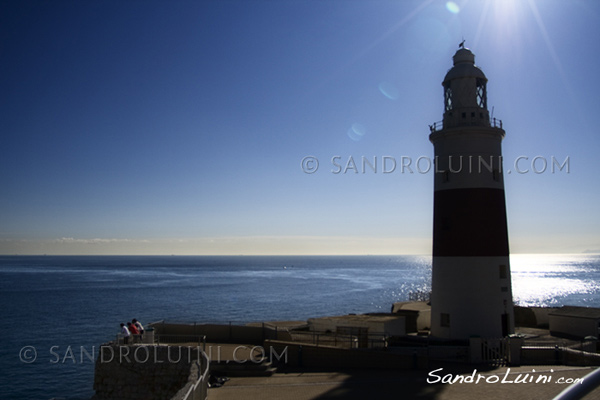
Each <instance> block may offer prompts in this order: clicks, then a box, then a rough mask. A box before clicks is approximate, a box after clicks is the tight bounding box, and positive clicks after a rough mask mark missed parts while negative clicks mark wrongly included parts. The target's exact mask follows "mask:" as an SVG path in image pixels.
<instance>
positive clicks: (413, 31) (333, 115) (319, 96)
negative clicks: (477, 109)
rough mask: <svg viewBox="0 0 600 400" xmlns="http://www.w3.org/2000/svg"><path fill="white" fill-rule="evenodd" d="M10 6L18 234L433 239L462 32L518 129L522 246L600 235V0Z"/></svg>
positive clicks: (6, 91)
mask: <svg viewBox="0 0 600 400" xmlns="http://www.w3.org/2000/svg"><path fill="white" fill-rule="evenodd" d="M0 15H1V16H0V18H1V19H2V22H1V24H0V41H1V42H0V45H1V48H0V50H1V52H0V57H1V61H0V93H1V95H0V101H1V102H2V104H1V110H2V112H1V114H0V131H1V132H2V134H1V137H0V140H1V142H0V184H1V187H2V192H1V195H0V253H1V254H428V253H430V251H431V234H432V209H433V173H432V172H431V171H430V172H429V173H421V172H419V171H417V169H416V167H415V165H414V163H415V162H416V160H417V159H418V158H419V157H425V158H423V160H426V158H431V157H433V147H432V145H431V143H430V142H429V140H428V135H429V128H428V125H429V124H431V123H433V122H435V121H439V120H441V119H442V113H443V93H442V86H441V82H442V80H443V77H444V75H445V73H446V71H447V70H448V69H449V68H451V66H452V55H453V54H454V52H455V51H456V50H457V49H458V44H459V43H460V42H461V41H462V40H463V38H464V39H465V40H466V46H467V47H469V48H470V49H471V50H472V51H473V52H474V53H475V56H476V60H475V61H476V64H477V65H479V66H480V67H481V68H482V70H483V71H484V73H485V74H486V76H487V77H488V80H489V81H488V107H489V109H490V112H491V111H492V107H493V116H494V117H496V118H500V119H502V120H503V124H504V128H505V130H506V138H505V140H504V142H503V151H504V158H505V174H506V175H505V186H506V198H507V207H508V221H509V235H510V245H511V251H512V252H516V253H536V252H542V253H548V252H550V253H553V252H576V253H577V252H582V251H586V250H588V251H600V207H599V204H600V187H599V184H598V183H599V177H598V172H597V170H598V167H597V154H598V151H600V146H599V145H600V138H599V136H600V132H599V128H598V120H597V118H598V117H597V116H598V115H599V111H600V96H598V93H599V92H600V78H599V76H598V71H600V60H599V54H600V51H599V50H600V48H599V47H600V46H599V45H598V41H597V38H598V37H600V3H598V2H596V1H593V0H582V1H576V0H575V1H569V2H565V1H558V0H544V1H542V0H529V1H517V0H515V1H510V0H502V1H500V0H499V1H476V0H470V1H455V2H447V1H341V0H322V1H292V0H284V1H258V0H257V1H218V2H217V1H204V2H186V1H175V2H167V1H143V2H142V1H129V2H117V1H86V2H81V1H56V2H47V1H34V2H32V1H3V2H1V3H0ZM307 156H313V157H316V158H317V159H318V160H319V168H318V170H317V171H316V172H314V173H311V174H309V173H306V172H304V171H303V169H302V166H301V162H302V160H303V159H304V158H305V157H307ZM336 156H337V157H339V158H336V159H334V161H335V163H336V164H339V165H341V167H342V171H341V172H340V173H335V172H336V171H338V170H339V168H338V167H336V165H335V164H334V163H333V162H332V158H333V157H336ZM537 156H539V157H540V158H538V160H537V165H536V166H535V168H536V169H537V170H538V171H539V170H541V169H542V167H543V161H544V160H545V161H546V162H547V163H548V170H546V171H544V172H542V173H535V172H534V171H533V167H532V166H531V161H532V160H533V158H534V157H537ZM350 157H352V160H354V161H355V162H356V164H357V168H356V170H354V169H352V168H350V169H348V170H346V172H345V173H344V169H346V166H347V165H348V161H349V160H350ZM363 157H364V158H366V159H368V160H370V161H371V163H373V161H374V160H377V162H378V168H377V171H376V172H375V171H373V169H371V168H369V167H368V166H367V168H366V170H365V171H364V173H363V171H362V165H361V159H362V158H363ZM402 157H404V162H407V160H411V161H412V164H411V167H412V168H411V169H412V171H413V173H410V171H409V170H408V169H405V170H404V171H401V168H400V164H401V162H402ZM519 157H527V159H524V158H521V159H520V161H519V165H518V166H519V168H520V170H521V171H524V170H529V172H527V173H517V172H516V171H515V167H514V162H515V161H516V160H517V159H518V158H519ZM384 158H387V162H388V164H387V166H388V171H389V170H390V169H391V164H389V162H392V160H393V161H396V164H397V168H396V169H395V170H394V171H393V172H384V171H383V169H382V165H381V163H382V162H383V159H384ZM553 158H554V159H556V160H557V162H559V163H561V164H562V163H564V162H565V160H567V159H568V163H569V172H568V173H567V172H566V170H565V169H563V170H562V171H558V170H557V171H555V173H552V172H551V164H552V159H553ZM313 165H314V164H313ZM422 165H423V168H422V169H423V170H424V169H425V168H426V166H425V164H422ZM350 166H351V164H350ZM508 170H511V173H510V174H509V173H508Z"/></svg>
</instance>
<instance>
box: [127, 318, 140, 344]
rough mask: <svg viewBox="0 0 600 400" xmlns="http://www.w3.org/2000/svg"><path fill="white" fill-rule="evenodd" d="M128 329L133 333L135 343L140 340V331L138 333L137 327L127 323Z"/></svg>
mask: <svg viewBox="0 0 600 400" xmlns="http://www.w3.org/2000/svg"><path fill="white" fill-rule="evenodd" d="M127 328H128V329H129V332H131V334H132V335H133V338H134V342H135V340H136V338H139V334H140V331H138V329H137V326H135V325H134V324H132V323H131V322H128V323H127Z"/></svg>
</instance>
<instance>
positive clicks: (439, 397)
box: [208, 366, 600, 400]
mask: <svg viewBox="0 0 600 400" xmlns="http://www.w3.org/2000/svg"><path fill="white" fill-rule="evenodd" d="M438 368H439V367H438ZM461 368H462V369H461V370H457V369H456V367H454V370H450V369H449V368H444V369H443V370H442V371H438V372H435V374H436V375H437V376H439V377H440V378H442V377H443V376H444V375H448V374H452V377H455V376H456V374H462V375H472V374H473V371H474V370H475V367H469V366H466V367H461ZM433 369H436V368H435V367H434V368H432V369H430V370H419V371H415V370H409V371H403V370H397V371H391V370H368V371H363V370H360V371H358V370H357V371H347V372H302V371H295V372H288V373H276V374H274V375H273V376H270V377H239V378H236V377H233V378H231V380H230V381H228V382H226V383H225V384H224V385H223V386H222V387H220V388H211V389H209V391H208V399H209V400H234V399H235V400H238V399H250V400H252V399H257V400H258V399H260V400H280V399H284V400H309V399H315V400H316V399H349V400H353V399H395V400H397V399H407V400H410V399H419V400H481V399H484V400H492V399H510V400H531V399H536V400H539V399H552V398H553V397H554V396H556V395H558V394H559V393H560V392H561V391H562V390H564V389H565V388H566V387H568V386H569V384H568V383H565V382H566V381H568V380H569V379H571V380H572V379H575V378H582V377H584V376H585V375H587V374H588V373H590V372H591V371H593V368H589V367H567V366H526V367H510V368H508V367H501V368H496V369H488V370H481V369H477V372H476V375H475V379H477V376H478V375H477V374H481V376H482V377H481V378H480V380H479V383H477V384H475V383H454V384H447V383H434V384H430V383H427V378H428V374H429V373H430V371H432V370H433ZM533 370H535V372H532V371H533ZM507 372H508V374H507ZM541 376H542V377H546V378H545V379H541V378H540V381H539V382H538V383H536V380H537V379H538V378H539V377H541ZM429 379H430V380H431V379H437V378H436V377H435V376H429ZM486 380H487V381H488V382H489V383H488V382H486ZM502 380H504V381H505V383H501V382H502ZM518 380H525V381H526V383H515V381H518ZM544 380H545V381H546V383H543V382H544ZM494 381H497V383H491V382H494ZM511 381H512V382H513V383H511ZM593 399H600V389H596V390H594V391H593V392H592V393H590V394H588V395H587V396H586V397H585V400H593Z"/></svg>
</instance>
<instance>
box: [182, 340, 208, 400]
mask: <svg viewBox="0 0 600 400" xmlns="http://www.w3.org/2000/svg"><path fill="white" fill-rule="evenodd" d="M201 353H202V358H203V364H204V371H202V364H201V363H198V362H197V365H198V379H197V380H196V382H194V384H193V385H192V386H190V388H189V389H188V391H187V392H186V394H185V395H184V396H183V398H182V400H206V399H207V398H208V374H209V372H210V360H209V359H208V356H207V355H206V353H205V352H204V351H202V352H201Z"/></svg>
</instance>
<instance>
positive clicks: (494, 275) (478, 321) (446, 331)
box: [431, 256, 514, 339]
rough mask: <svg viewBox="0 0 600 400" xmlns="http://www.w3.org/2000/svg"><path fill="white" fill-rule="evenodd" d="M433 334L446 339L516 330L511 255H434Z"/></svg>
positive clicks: (502, 334)
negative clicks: (510, 265) (511, 279)
mask: <svg viewBox="0 0 600 400" xmlns="http://www.w3.org/2000/svg"><path fill="white" fill-rule="evenodd" d="M431 286H432V288H431V289H432V290H431V335H432V336H434V337H439V338H446V339H468V338H469V337H473V336H479V337H484V338H497V337H504V336H507V335H509V334H511V333H514V313H513V304H512V293H511V282H510V267H509V258H508V256H505V257H433V272H432V284H431Z"/></svg>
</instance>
